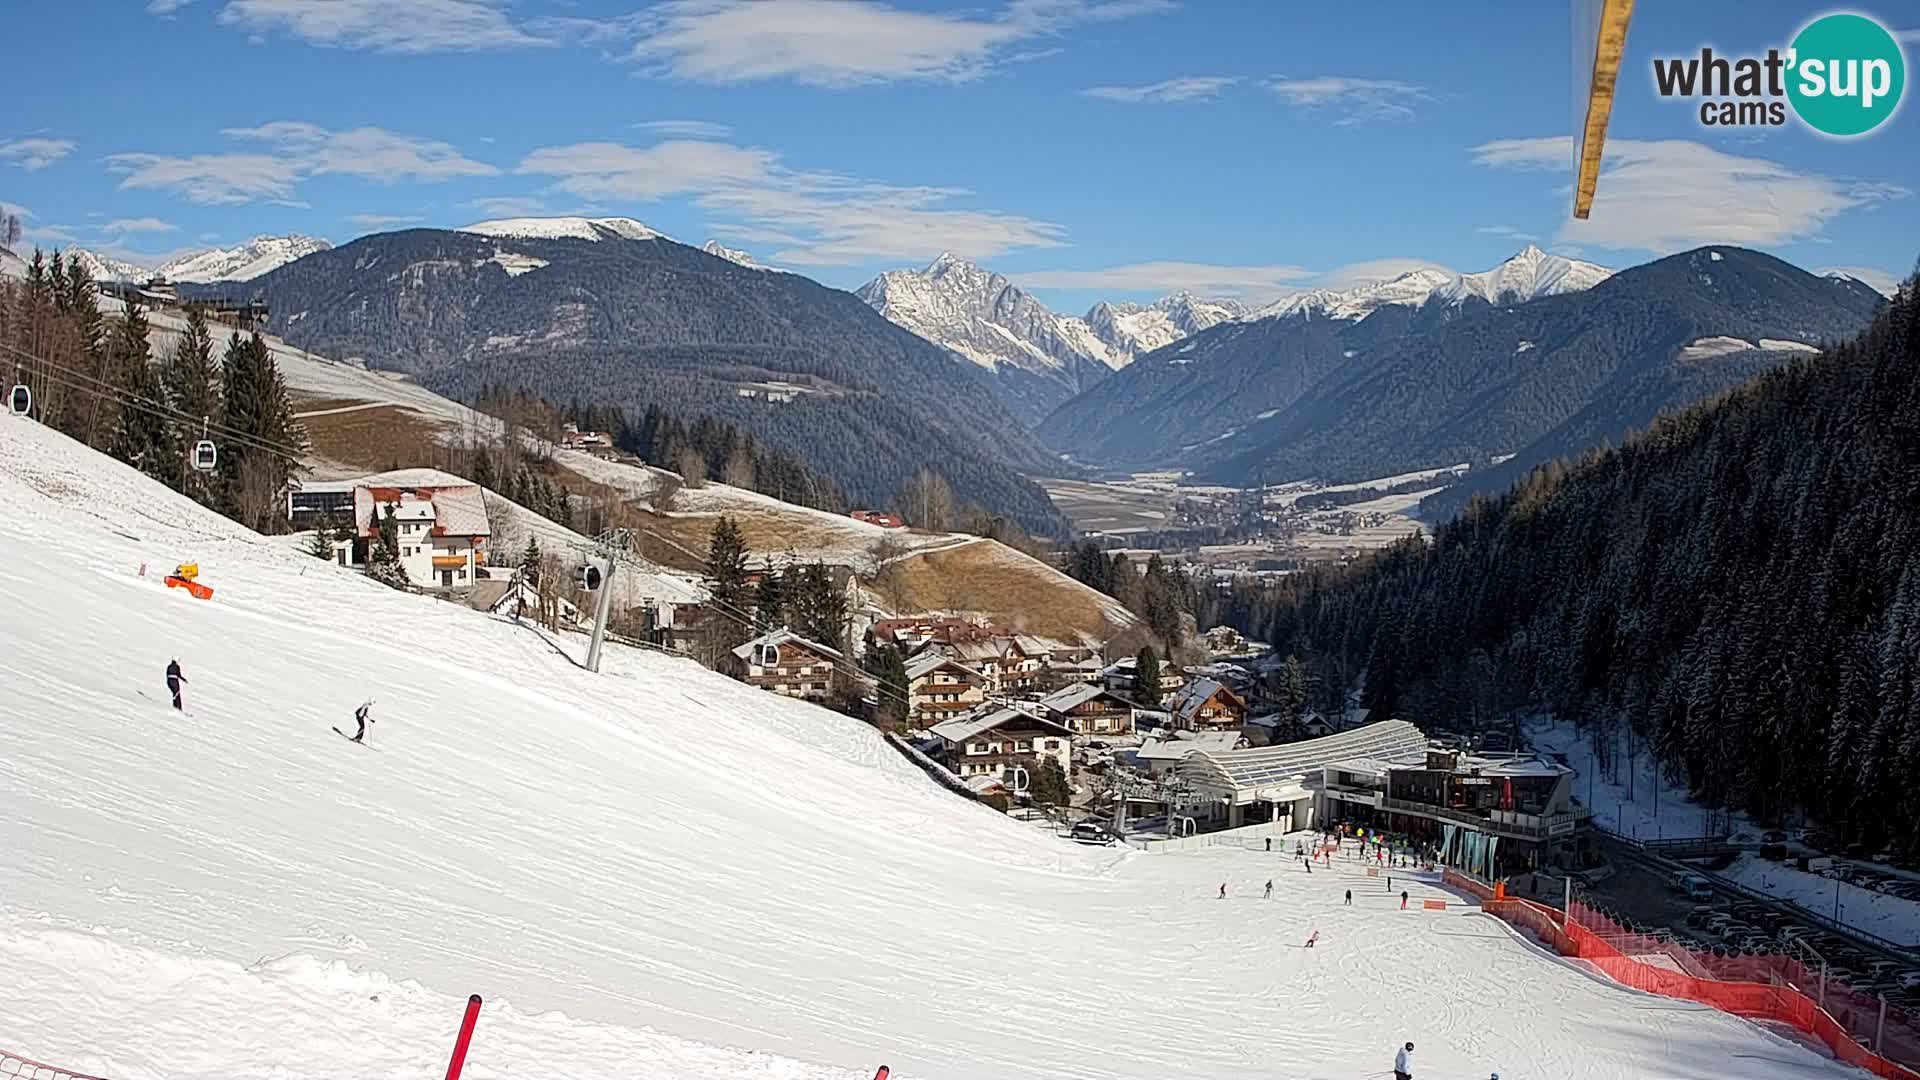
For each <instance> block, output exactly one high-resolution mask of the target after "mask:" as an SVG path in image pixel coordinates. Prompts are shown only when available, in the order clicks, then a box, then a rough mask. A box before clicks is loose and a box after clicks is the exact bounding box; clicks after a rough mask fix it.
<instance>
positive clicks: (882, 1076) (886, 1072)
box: [873, 1065, 893, 1080]
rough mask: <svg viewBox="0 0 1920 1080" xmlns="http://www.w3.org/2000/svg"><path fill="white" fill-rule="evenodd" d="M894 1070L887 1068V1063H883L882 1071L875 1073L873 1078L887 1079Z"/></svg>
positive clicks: (875, 1079)
mask: <svg viewBox="0 0 1920 1080" xmlns="http://www.w3.org/2000/svg"><path fill="white" fill-rule="evenodd" d="M892 1072H893V1070H891V1069H889V1068H887V1067H886V1066H885V1065H882V1066H880V1071H879V1072H877V1073H874V1074H873V1080H887V1077H888V1076H889V1075H891V1074H892Z"/></svg>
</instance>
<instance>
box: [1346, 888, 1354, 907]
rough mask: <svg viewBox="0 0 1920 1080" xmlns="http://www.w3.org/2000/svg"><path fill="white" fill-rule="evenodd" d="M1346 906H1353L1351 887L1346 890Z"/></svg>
mask: <svg viewBox="0 0 1920 1080" xmlns="http://www.w3.org/2000/svg"><path fill="white" fill-rule="evenodd" d="M1347 906H1348V907H1352V906H1353V890H1352V889H1348V890H1347Z"/></svg>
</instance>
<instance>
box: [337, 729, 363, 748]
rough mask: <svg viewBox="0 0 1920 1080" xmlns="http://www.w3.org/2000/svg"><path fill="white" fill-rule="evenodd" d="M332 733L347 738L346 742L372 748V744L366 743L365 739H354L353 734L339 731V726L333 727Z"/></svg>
mask: <svg viewBox="0 0 1920 1080" xmlns="http://www.w3.org/2000/svg"><path fill="white" fill-rule="evenodd" d="M333 733H334V734H335V735H338V736H340V737H341V738H343V739H345V740H347V741H348V742H350V743H353V744H354V745H356V746H365V747H366V748H367V749H369V750H371V749H373V747H372V746H370V745H368V743H367V741H366V740H365V739H356V738H354V737H353V736H351V735H349V734H347V733H346V732H344V731H341V730H340V729H339V728H334V729H333Z"/></svg>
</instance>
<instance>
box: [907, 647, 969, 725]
mask: <svg viewBox="0 0 1920 1080" xmlns="http://www.w3.org/2000/svg"><path fill="white" fill-rule="evenodd" d="M986 700H987V677H986V676H985V675H982V674H980V673H979V672H978V671H975V670H974V669H973V668H970V667H968V666H967V665H965V664H963V663H961V662H960V661H958V660H954V659H952V658H950V657H946V656H941V655H939V654H937V653H925V654H922V655H920V656H916V657H914V658H913V659H912V660H910V661H908V662H907V710H908V714H909V715H910V716H912V718H913V721H914V723H915V725H916V726H919V727H930V726H932V725H934V724H938V723H940V722H941V721H942V720H950V719H952V718H953V717H955V716H959V715H961V714H964V713H969V712H972V711H973V710H975V709H977V708H979V707H980V706H981V705H983V704H985V703H986Z"/></svg>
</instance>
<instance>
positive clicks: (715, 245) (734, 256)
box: [700, 240, 766, 270]
mask: <svg viewBox="0 0 1920 1080" xmlns="http://www.w3.org/2000/svg"><path fill="white" fill-rule="evenodd" d="M700 250H701V251H704V252H706V253H707V254H709V255H712V256H713V257H715V258H718V259H725V260H727V261H728V262H730V263H734V264H736V265H739V266H744V267H747V268H748V269H751V270H765V269H766V267H764V266H761V265H760V264H759V263H757V262H754V261H753V256H752V255H749V254H747V253H746V252H744V251H742V250H740V249H739V248H730V247H727V246H725V245H724V244H722V243H720V241H718V240H709V241H707V242H706V243H704V244H701V245H700Z"/></svg>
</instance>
